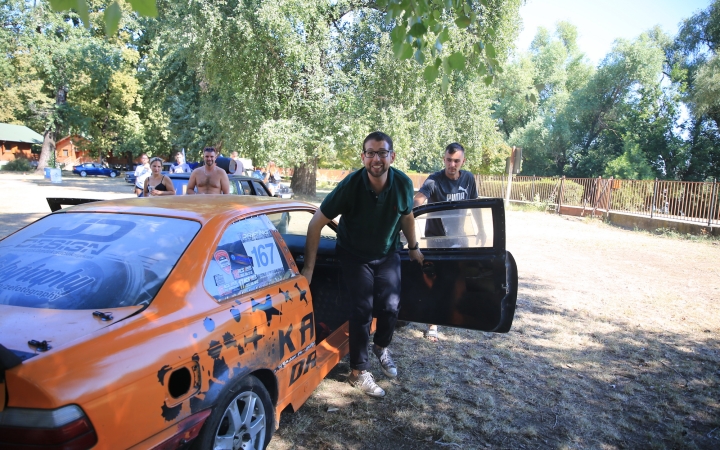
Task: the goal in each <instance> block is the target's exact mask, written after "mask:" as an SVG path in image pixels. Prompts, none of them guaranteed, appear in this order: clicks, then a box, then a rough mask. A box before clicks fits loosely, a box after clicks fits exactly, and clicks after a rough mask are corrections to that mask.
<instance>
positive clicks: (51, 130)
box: [37, 87, 67, 173]
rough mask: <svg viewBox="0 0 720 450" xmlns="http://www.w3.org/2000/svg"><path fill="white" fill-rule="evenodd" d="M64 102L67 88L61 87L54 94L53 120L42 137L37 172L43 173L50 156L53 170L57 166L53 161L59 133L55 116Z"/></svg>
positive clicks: (58, 124) (58, 125) (58, 123)
mask: <svg viewBox="0 0 720 450" xmlns="http://www.w3.org/2000/svg"><path fill="white" fill-rule="evenodd" d="M66 101H67V88H66V87H61V88H60V89H58V91H57V93H56V94H55V119H54V120H53V122H52V124H50V125H49V126H48V127H47V129H46V130H45V134H44V136H43V144H42V150H41V151H40V158H39V159H38V166H37V171H38V172H41V173H43V172H45V167H47V166H48V161H49V160H50V157H51V156H52V162H53V169H54V168H55V164H57V161H55V139H56V138H57V135H58V133H59V132H60V121H59V120H58V117H57V114H58V110H59V109H60V108H61V107H62V106H63V105H64V104H65V102H66Z"/></svg>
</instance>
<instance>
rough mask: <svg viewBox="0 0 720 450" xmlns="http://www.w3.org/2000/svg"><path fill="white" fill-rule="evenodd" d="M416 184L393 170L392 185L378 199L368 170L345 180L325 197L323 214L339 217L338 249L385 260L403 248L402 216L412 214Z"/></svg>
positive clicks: (352, 174) (322, 206) (389, 184)
mask: <svg viewBox="0 0 720 450" xmlns="http://www.w3.org/2000/svg"><path fill="white" fill-rule="evenodd" d="M413 194H414V190H413V184H412V181H411V180H410V178H408V176H407V175H405V174H404V173H402V172H401V171H399V170H397V169H394V168H392V167H390V169H389V170H388V183H387V186H385V189H383V191H382V192H381V193H380V194H379V195H377V194H375V193H374V192H373V191H372V189H371V187H370V182H369V181H368V175H367V170H366V169H365V168H363V169H361V170H357V171H355V172H353V173H351V174H350V175H348V176H347V177H345V178H344V179H343V180H342V181H341V182H340V183H339V184H338V185H337V187H335V189H333V191H332V192H331V193H330V194H328V196H327V197H325V200H323V202H322V204H321V205H320V211H322V213H323V214H324V215H325V217H327V218H329V219H334V218H335V217H337V216H338V215H340V214H342V217H340V224H339V228H338V245H339V246H340V247H342V248H343V249H345V250H347V251H348V252H350V253H352V254H353V255H355V256H357V257H359V258H360V259H363V260H366V261H371V260H375V259H379V258H382V257H384V256H386V255H388V254H390V253H392V252H394V251H395V250H397V249H398V248H400V234H399V233H400V216H402V215H406V214H411V213H412V207H413Z"/></svg>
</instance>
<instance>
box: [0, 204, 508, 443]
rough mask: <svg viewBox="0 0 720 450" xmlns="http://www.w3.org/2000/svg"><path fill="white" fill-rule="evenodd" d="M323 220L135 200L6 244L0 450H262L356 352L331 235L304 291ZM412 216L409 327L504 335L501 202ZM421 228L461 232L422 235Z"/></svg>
mask: <svg viewBox="0 0 720 450" xmlns="http://www.w3.org/2000/svg"><path fill="white" fill-rule="evenodd" d="M65 200H67V199H65ZM316 211H317V207H315V206H314V205H312V204H309V203H302V202H296V201H292V200H278V199H269V198H263V197H259V196H239V195H203V196H182V197H179V198H178V197H174V196H165V197H158V198H129V199H120V200H111V201H97V202H92V203H86V204H82V205H78V206H74V207H72V208H67V209H63V210H59V211H57V212H54V213H53V214H50V215H48V216H46V217H44V218H42V219H40V220H38V221H36V222H34V223H32V224H30V225H28V226H27V227H25V228H23V229H21V230H19V231H17V232H16V233H14V234H11V235H10V236H8V237H6V238H5V239H3V240H0V273H2V283H0V374H1V375H2V377H0V448H2V449H41V448H53V449H60V448H62V449H75V450H86V449H91V448H92V449H94V450H104V449H111V450H114V449H128V448H133V449H176V448H186V446H187V445H188V444H192V445H194V447H193V448H197V449H203V450H204V449H211V448H212V449H216V448H223V449H224V448H227V449H240V448H242V449H254V450H259V449H264V448H265V447H266V446H267V445H268V443H269V442H270V439H271V437H272V435H273V432H274V431H275V429H276V427H277V426H278V425H279V424H280V415H281V414H289V413H291V412H294V411H298V410H299V409H300V408H301V406H302V405H303V403H304V402H305V401H306V400H307V399H308V397H309V396H310V395H311V394H312V392H313V390H314V389H315V388H316V387H317V386H318V384H319V383H320V382H321V381H322V380H323V378H324V377H325V376H326V375H327V374H328V373H329V372H330V371H331V370H332V369H333V368H334V367H335V366H336V365H337V364H338V362H340V360H341V359H342V358H343V357H344V356H345V355H346V354H347V352H348V347H349V343H348V323H347V317H348V316H349V308H348V305H347V302H342V301H339V300H338V299H343V298H345V297H346V296H347V288H346V287H345V285H344V283H341V282H338V280H340V273H339V272H340V266H339V264H338V263H337V255H336V253H335V251H336V247H335V243H336V240H337V224H336V223H335V222H331V223H330V224H328V225H327V226H326V227H324V228H323V230H322V233H321V239H320V243H319V247H318V252H317V258H316V265H315V271H314V274H313V278H312V282H313V286H312V289H311V288H310V286H309V284H308V282H307V279H306V278H305V277H303V276H302V267H303V263H304V251H305V240H306V233H307V225H308V223H309V221H310V220H311V218H312V216H313V214H314V213H315V212H316ZM414 213H415V215H416V219H417V220H416V225H415V226H416V235H417V236H418V238H419V243H420V247H421V248H422V249H423V254H424V255H425V264H424V265H423V268H422V269H421V268H420V266H419V265H418V264H417V263H416V262H413V261H410V259H409V256H408V251H407V250H404V249H403V250H400V251H399V257H400V259H401V271H402V276H401V280H402V289H401V292H402V293H401V299H400V301H401V305H402V307H401V309H400V316H399V319H401V320H406V321H414V322H420V323H434V324H439V325H442V326H457V327H462V328H466V329H472V330H479V331H484V332H496V333H505V332H507V331H509V330H510V327H511V325H512V322H513V317H514V314H515V304H516V299H517V290H518V277H517V266H516V264H515V261H514V259H513V257H512V255H511V254H510V253H509V252H507V251H506V250H505V219H504V209H503V201H502V199H477V200H467V201H464V202H443V203H435V204H430V205H424V206H419V207H417V208H415V209H414ZM281 215H287V216H288V217H290V221H289V222H288V223H286V229H285V230H280V229H278V228H277V227H276V226H275V225H274V223H275V222H276V221H277V220H278V219H279V217H280V216H281ZM426 219H431V220H439V221H443V222H444V221H446V220H447V221H449V223H450V224H451V225H448V226H447V227H446V228H447V229H448V230H453V233H454V234H452V235H448V236H440V237H435V236H428V237H426V236H425V235H424V231H425V220H426ZM477 354H478V353H477V352H476V353H474V354H471V355H470V356H468V357H477V358H479V356H477ZM408 357H409V358H412V356H410V355H408ZM443 382H444V383H447V384H448V388H451V386H450V384H451V383H452V380H451V379H450V378H447V379H446V381H442V379H441V380H440V381H439V382H438V383H443ZM298 414H302V411H299V412H298ZM344 425H345V426H354V424H352V423H346V424H344Z"/></svg>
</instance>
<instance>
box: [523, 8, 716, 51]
mask: <svg viewBox="0 0 720 450" xmlns="http://www.w3.org/2000/svg"><path fill="white" fill-rule="evenodd" d="M710 3H711V0H600V1H598V0H527V2H526V4H525V5H524V6H521V7H520V15H521V16H522V20H523V30H522V31H521V33H520V36H519V37H518V40H517V41H516V42H515V45H516V47H515V48H516V49H517V51H518V52H522V51H527V50H528V49H529V48H530V43H531V42H532V40H533V38H534V37H535V34H536V32H537V29H538V27H541V26H542V27H545V28H547V29H548V30H550V31H551V32H552V31H554V30H555V24H556V23H557V22H559V21H563V20H564V21H568V22H570V23H572V24H573V25H575V26H576V27H577V28H578V47H579V48H580V50H581V51H583V52H584V53H585V55H586V56H587V57H588V59H589V60H590V61H591V62H592V63H593V64H594V65H597V64H598V63H599V62H600V61H601V60H602V59H603V58H604V57H605V55H606V54H607V53H609V52H610V50H611V49H612V44H613V41H615V39H617V38H625V39H629V40H632V39H634V38H636V37H637V36H639V35H640V34H641V33H642V32H643V31H646V30H648V29H650V28H652V27H653V26H655V25H660V27H661V28H662V29H663V30H664V31H665V32H666V33H668V34H669V35H670V36H675V34H676V33H677V31H678V29H679V24H680V22H681V21H682V20H683V19H687V18H689V17H690V16H692V15H694V14H695V13H696V12H698V11H700V10H702V9H705V8H707V7H708V6H709V5H710Z"/></svg>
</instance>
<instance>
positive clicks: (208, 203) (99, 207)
mask: <svg viewBox="0 0 720 450" xmlns="http://www.w3.org/2000/svg"><path fill="white" fill-rule="evenodd" d="M286 208H299V209H308V208H312V209H316V207H315V206H313V205H312V204H310V203H305V202H299V201H295V200H281V199H278V198H275V197H269V196H256V195H220V194H217V195H167V196H162V197H157V198H143V197H139V198H136V197H131V198H124V199H117V200H105V201H98V202H92V203H85V204H82V205H77V206H73V207H71V208H65V209H62V210H60V211H58V212H56V213H54V214H65V213H80V212H82V213H87V212H98V213H116V214H138V215H146V216H164V217H174V218H178V219H185V220H194V221H197V222H200V223H201V224H203V225H204V224H206V223H208V222H210V221H211V220H215V219H219V220H222V221H224V220H229V219H231V218H233V217H237V216H238V215H239V214H238V213H240V214H252V213H255V212H256V213H270V212H273V211H274V210H280V209H286Z"/></svg>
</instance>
